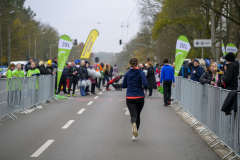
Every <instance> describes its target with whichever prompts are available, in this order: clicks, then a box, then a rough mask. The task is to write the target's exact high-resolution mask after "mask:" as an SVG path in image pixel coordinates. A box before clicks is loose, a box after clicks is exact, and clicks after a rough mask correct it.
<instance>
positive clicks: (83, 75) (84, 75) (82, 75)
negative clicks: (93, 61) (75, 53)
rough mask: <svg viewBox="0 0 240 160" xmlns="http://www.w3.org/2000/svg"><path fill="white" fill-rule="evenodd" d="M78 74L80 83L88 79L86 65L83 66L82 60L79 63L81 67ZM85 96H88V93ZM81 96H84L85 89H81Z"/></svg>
mask: <svg viewBox="0 0 240 160" xmlns="http://www.w3.org/2000/svg"><path fill="white" fill-rule="evenodd" d="M78 73H79V80H80V81H83V80H87V79H88V72H87V68H86V64H85V61H84V60H82V61H81V66H80V67H79V69H78ZM87 94H89V93H87ZM81 95H82V96H86V94H85V89H81Z"/></svg>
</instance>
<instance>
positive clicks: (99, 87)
mask: <svg viewBox="0 0 240 160" xmlns="http://www.w3.org/2000/svg"><path fill="white" fill-rule="evenodd" d="M97 68H98V70H99V72H100V73H101V76H100V77H99V82H98V90H101V82H102V79H103V69H102V67H101V65H100V64H97Z"/></svg>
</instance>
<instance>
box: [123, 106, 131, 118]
mask: <svg viewBox="0 0 240 160" xmlns="http://www.w3.org/2000/svg"><path fill="white" fill-rule="evenodd" d="M123 110H126V112H125V115H126V116H129V115H130V112H129V110H128V108H124V109H123Z"/></svg>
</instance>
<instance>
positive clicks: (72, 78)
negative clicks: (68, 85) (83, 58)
mask: <svg viewBox="0 0 240 160" xmlns="http://www.w3.org/2000/svg"><path fill="white" fill-rule="evenodd" d="M75 71H77V68H76V67H75V66H74V67H72V66H70V67H68V69H67V74H68V78H69V79H70V80H73V81H77V75H78V73H77V74H75V75H73V72H75Z"/></svg>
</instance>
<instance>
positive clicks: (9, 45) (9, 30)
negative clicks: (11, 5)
mask: <svg viewBox="0 0 240 160" xmlns="http://www.w3.org/2000/svg"><path fill="white" fill-rule="evenodd" d="M11 13H14V11H11V12H9V14H11ZM10 62H11V27H10V21H9V25H8V65H10Z"/></svg>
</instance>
